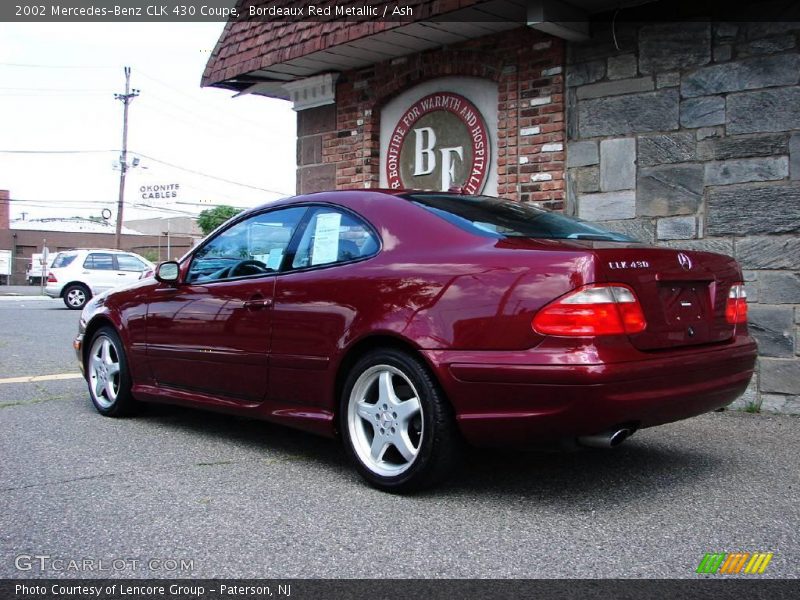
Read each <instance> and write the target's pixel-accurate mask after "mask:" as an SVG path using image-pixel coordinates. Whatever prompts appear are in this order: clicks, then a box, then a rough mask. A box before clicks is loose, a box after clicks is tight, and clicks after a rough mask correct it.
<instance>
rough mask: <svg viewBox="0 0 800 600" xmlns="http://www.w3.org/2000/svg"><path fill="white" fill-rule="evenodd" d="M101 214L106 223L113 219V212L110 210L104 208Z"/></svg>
mask: <svg viewBox="0 0 800 600" xmlns="http://www.w3.org/2000/svg"><path fill="white" fill-rule="evenodd" d="M100 214H101V215H102V216H103V218H104V219H105V220H106V221H108V220H109V219H110V218H111V211H110V210H108V209H107V208H104V209H103V212H101V213H100Z"/></svg>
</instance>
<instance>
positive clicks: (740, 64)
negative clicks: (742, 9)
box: [566, 22, 800, 413]
mask: <svg viewBox="0 0 800 600" xmlns="http://www.w3.org/2000/svg"><path fill="white" fill-rule="evenodd" d="M799 37H800V23H749V24H748V23H704V22H692V23H689V22H686V23H659V24H644V25H632V24H621V25H619V24H618V26H617V27H616V28H615V31H614V33H613V35H612V33H611V31H610V29H605V30H602V31H597V32H595V34H594V35H593V39H592V41H590V42H588V43H585V44H570V46H569V47H568V53H567V63H568V64H567V69H566V86H567V139H568V146H567V207H566V210H567V211H568V212H570V213H573V214H577V215H578V216H580V217H584V218H587V219H591V220H597V221H605V222H606V223H607V225H608V226H609V227H610V228H613V229H616V230H618V231H621V232H624V233H629V234H631V235H633V236H635V237H637V238H639V239H641V240H643V241H646V242H656V243H658V244H664V245H668V246H671V247H680V248H687V249H695V250H711V251H716V252H722V253H725V254H729V255H732V256H735V257H736V258H737V260H739V262H740V263H741V265H742V267H743V269H744V278H745V280H746V284H747V292H748V299H749V301H750V330H751V332H752V333H753V335H754V336H755V337H756V339H757V340H758V343H759V353H760V358H759V369H758V370H759V372H758V374H757V376H756V377H755V379H754V381H753V384H752V385H751V388H750V389H749V390H748V392H747V393H746V394H745V396H744V397H743V398H742V399H740V400H739V401H738V402H737V404H738V405H739V406H741V407H748V406H752V407H758V406H760V408H761V410H765V411H778V412H790V413H800V87H798V82H800V53H798V47H800V45H799V44H798V42H799V41H800V39H799ZM614 38H616V40H615V39H614Z"/></svg>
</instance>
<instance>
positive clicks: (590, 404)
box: [425, 336, 756, 446]
mask: <svg viewBox="0 0 800 600" xmlns="http://www.w3.org/2000/svg"><path fill="white" fill-rule="evenodd" d="M425 354H426V357H427V358H428V360H429V361H430V363H431V364H432V365H433V366H434V369H435V370H436V372H437V374H438V376H439V380H440V382H441V384H442V386H443V388H444V390H445V392H446V393H447V395H448V398H450V400H451V402H452V404H453V407H454V409H455V412H456V418H457V422H458V424H459V427H460V429H461V432H462V433H463V435H464V436H465V438H466V439H467V440H468V441H469V442H471V443H473V444H476V445H492V446H495V445H519V444H522V445H524V444H530V443H536V442H541V441H552V440H556V439H560V438H565V437H576V436H582V435H591V434H595V433H598V432H602V431H606V430H609V429H611V428H613V427H616V426H619V425H623V424H626V425H632V426H635V427H637V428H639V427H652V426H654V425H661V424H663V423H669V422H672V421H678V420H680V419H686V418H688V417H692V416H695V415H699V414H702V413H705V412H709V411H712V410H714V409H717V408H720V407H723V406H726V405H728V404H730V403H731V402H733V400H735V399H736V398H737V397H738V396H740V395H741V394H742V393H743V392H744V390H745V389H746V388H747V385H748V383H749V382H750V378H751V377H752V375H753V368H754V365H755V360H756V345H755V343H754V342H753V341H752V339H751V338H750V337H749V336H741V337H739V338H737V340H736V341H735V342H733V343H731V344H727V345H725V346H722V347H714V348H712V349H703V350H696V349H692V350H687V351H684V352H670V353H668V354H667V353H665V354H662V355H655V356H652V355H644V356H646V358H642V359H641V360H635V361H626V362H617V363H599V364H528V363H524V362H522V363H521V361H520V353H518V352H517V353H498V352H453V351H445V352H442V351H428V352H426V353H425ZM534 356H535V353H534V354H532V357H534ZM566 358H568V357H566Z"/></svg>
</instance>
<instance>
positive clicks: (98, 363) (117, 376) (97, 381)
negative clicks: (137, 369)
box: [85, 326, 140, 417]
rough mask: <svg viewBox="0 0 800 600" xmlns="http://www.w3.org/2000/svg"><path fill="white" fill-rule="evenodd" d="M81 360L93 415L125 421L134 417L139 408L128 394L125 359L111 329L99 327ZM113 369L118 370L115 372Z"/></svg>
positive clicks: (128, 383) (126, 361)
mask: <svg viewBox="0 0 800 600" xmlns="http://www.w3.org/2000/svg"><path fill="white" fill-rule="evenodd" d="M106 344H107V346H106ZM106 348H107V349H108V354H107V355H106V354H105V352H106ZM85 357H86V358H85V367H86V381H87V383H88V385H89V397H90V398H91V399H92V404H94V407H95V408H96V409H97V412H99V413H100V414H101V415H104V416H106V417H128V416H131V415H133V414H135V413H136V412H137V411H138V409H139V407H140V405H139V402H137V401H136V399H135V398H134V397H133V395H132V394H131V385H132V381H131V374H130V369H128V357H127V356H126V354H125V348H124V347H123V345H122V340H121V339H120V337H119V334H118V333H117V332H116V331H115V330H114V328H113V327H110V326H105V327H101V328H100V329H98V330H97V331H96V332H95V334H94V335H93V336H92V339H91V341H90V342H89V346H88V350H87V352H86V355H85ZM114 365H116V366H117V368H118V370H116V372H115V369H114Z"/></svg>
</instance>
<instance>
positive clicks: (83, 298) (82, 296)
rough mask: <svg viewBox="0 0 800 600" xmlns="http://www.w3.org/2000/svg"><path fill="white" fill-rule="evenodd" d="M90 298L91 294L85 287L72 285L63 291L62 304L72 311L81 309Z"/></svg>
mask: <svg viewBox="0 0 800 600" xmlns="http://www.w3.org/2000/svg"><path fill="white" fill-rule="evenodd" d="M91 297H92V293H91V292H90V291H89V289H88V288H87V287H86V286H85V285H80V284H72V285H70V286H69V287H67V289H65V290H64V304H66V305H67V308H71V309H72V310H80V309H82V308H83V307H84V306H85V305H86V303H87V302H88V301H89V299H90V298H91Z"/></svg>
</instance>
